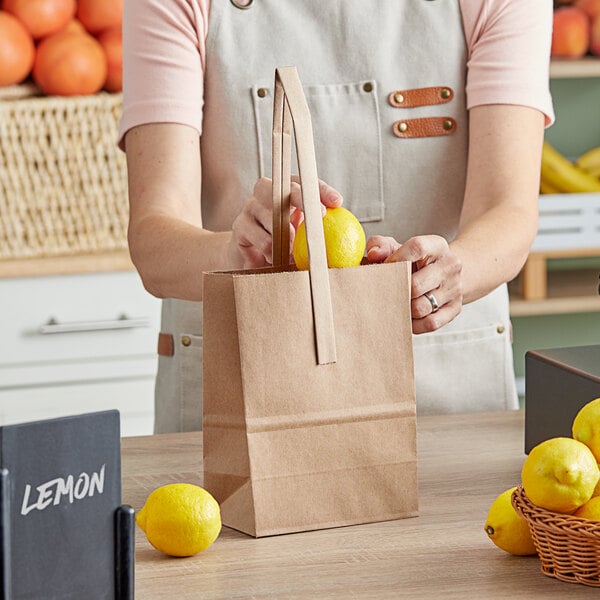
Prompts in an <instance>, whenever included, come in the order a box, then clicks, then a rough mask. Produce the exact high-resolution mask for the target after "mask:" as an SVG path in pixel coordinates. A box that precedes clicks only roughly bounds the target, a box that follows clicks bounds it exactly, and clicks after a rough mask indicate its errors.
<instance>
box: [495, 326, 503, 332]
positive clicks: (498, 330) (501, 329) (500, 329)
mask: <svg viewBox="0 0 600 600" xmlns="http://www.w3.org/2000/svg"><path fill="white" fill-rule="evenodd" d="M496 331H497V332H498V333H504V325H498V327H496Z"/></svg>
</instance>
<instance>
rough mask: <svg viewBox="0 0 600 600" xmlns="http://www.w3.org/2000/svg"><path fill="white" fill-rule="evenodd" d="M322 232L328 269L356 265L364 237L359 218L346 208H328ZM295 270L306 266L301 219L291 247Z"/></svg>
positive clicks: (358, 261) (361, 250)
mask: <svg viewBox="0 0 600 600" xmlns="http://www.w3.org/2000/svg"><path fill="white" fill-rule="evenodd" d="M323 234H324V236H325V248H326V251H327V265H328V266H329V267H330V268H332V269H333V268H341V267H356V266H358V265H360V262H361V260H362V258H363V256H364V253H365V248H366V245H367V240H366V236H365V231H364V229H363V227H362V225H361V224H360V221H359V220H358V219H357V218H356V217H355V216H354V215H353V214H352V213H351V212H350V211H349V210H347V209H346V208H341V207H339V208H328V209H327V210H326V211H325V216H324V217H323ZM292 254H293V256H294V262H295V263H296V266H297V267H298V269H301V270H306V269H308V246H307V244H306V223H305V221H302V223H301V224H300V226H299V227H298V230H297V231H296V236H295V237H294V244H293V246H292Z"/></svg>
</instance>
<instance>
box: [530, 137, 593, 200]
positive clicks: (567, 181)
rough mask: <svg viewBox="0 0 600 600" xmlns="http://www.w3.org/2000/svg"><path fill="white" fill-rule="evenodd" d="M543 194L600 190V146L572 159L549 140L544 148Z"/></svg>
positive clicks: (541, 190) (541, 188)
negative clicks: (573, 160)
mask: <svg viewBox="0 0 600 600" xmlns="http://www.w3.org/2000/svg"><path fill="white" fill-rule="evenodd" d="M540 192H541V193H542V194H570V193H586V192H600V146H599V147H597V148H592V149H591V150H588V151H587V152H585V153H584V154H582V155H581V156H580V157H579V158H578V159H577V160H576V161H575V162H572V161H570V160H569V159H568V158H566V157H565V156H563V155H562V154H561V153H560V152H558V150H556V149H555V148H554V147H553V146H551V145H550V144H549V143H548V142H546V141H545V142H544V147H543V149H542V172H541V180H540Z"/></svg>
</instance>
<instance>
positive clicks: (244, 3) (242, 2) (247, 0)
mask: <svg viewBox="0 0 600 600" xmlns="http://www.w3.org/2000/svg"><path fill="white" fill-rule="evenodd" d="M231 4H233V5H234V6H235V7H236V8H240V9H242V10H246V9H247V8H250V7H251V6H252V5H253V4H254V0H231Z"/></svg>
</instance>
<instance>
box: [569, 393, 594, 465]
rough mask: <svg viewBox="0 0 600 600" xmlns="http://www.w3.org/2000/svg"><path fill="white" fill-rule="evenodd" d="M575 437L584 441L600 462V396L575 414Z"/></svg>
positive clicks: (573, 429) (573, 428)
mask: <svg viewBox="0 0 600 600" xmlns="http://www.w3.org/2000/svg"><path fill="white" fill-rule="evenodd" d="M572 433H573V438H574V439H576V440H579V441H580V442H583V443H584V444H585V445H586V446H587V447H588V448H589V449H590V450H591V451H592V453H593V454H594V456H595V457H596V461H597V462H600V398H596V399H595V400H592V401H591V402H588V403H587V404H586V405H585V406H583V407H582V408H581V410H580V411H579V412H578V413H577V415H576V416H575V419H574V420H573V427H572Z"/></svg>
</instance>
